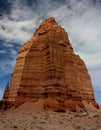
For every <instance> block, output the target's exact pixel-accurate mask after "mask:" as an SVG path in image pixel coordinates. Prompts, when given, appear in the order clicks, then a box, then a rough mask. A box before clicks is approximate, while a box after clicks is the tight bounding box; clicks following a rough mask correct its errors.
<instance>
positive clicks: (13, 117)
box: [0, 103, 101, 130]
mask: <svg viewBox="0 0 101 130" xmlns="http://www.w3.org/2000/svg"><path fill="white" fill-rule="evenodd" d="M38 106H39V105H38ZM40 106H41V103H40ZM0 130H101V111H100V110H99V111H93V112H69V111H67V112H52V111H46V112H44V111H43V110H42V109H41V108H40V107H37V105H36V108H35V107H34V106H33V105H32V104H31V103H26V104H24V105H22V106H20V107H19V108H17V109H11V110H9V111H8V112H0Z"/></svg>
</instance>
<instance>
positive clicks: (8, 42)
mask: <svg viewBox="0 0 101 130" xmlns="http://www.w3.org/2000/svg"><path fill="white" fill-rule="evenodd" d="M50 16H54V17H55V19H56V21H57V22H58V24H59V25H61V26H62V27H64V28H65V30H66V31H67V32H68V35H69V39H70V41H71V44H72V46H73V48H74V51H75V53H76V54H79V55H80V57H81V58H82V59H83V60H84V62H85V64H86V66H87V69H88V71H89V73H90V76H91V79H92V84H93V88H94V92H95V97H96V100H97V102H98V103H99V104H101V80H100V77H101V0H46V1H45V0H0V79H2V77H3V76H4V75H8V74H9V73H12V72H13V69H14V65H15V61H16V55H17V52H18V49H19V48H20V46H22V45H23V43H24V42H26V41H27V40H28V39H30V38H31V37H32V36H33V33H34V31H35V29H36V28H37V27H38V26H39V24H40V23H41V22H42V21H43V20H44V19H46V18H48V17H50ZM3 87H4V86H3V85H2V83H1V80H0V97H1V95H2V91H3Z"/></svg>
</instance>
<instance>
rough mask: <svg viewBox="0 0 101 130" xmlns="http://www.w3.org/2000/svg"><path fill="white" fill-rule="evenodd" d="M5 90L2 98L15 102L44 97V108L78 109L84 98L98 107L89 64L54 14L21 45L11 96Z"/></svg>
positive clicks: (34, 100)
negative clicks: (77, 50)
mask: <svg viewBox="0 0 101 130" xmlns="http://www.w3.org/2000/svg"><path fill="white" fill-rule="evenodd" d="M6 91H7V92H6V95H7V96H4V98H3V101H4V100H6V101H7V102H9V103H10V102H12V103H13V104H14V105H15V104H16V106H17V104H18V105H20V104H21V103H23V102H26V101H33V103H34V102H37V101H38V100H39V99H43V108H44V109H45V110H55V111H65V110H67V109H68V110H72V111H75V110H76V107H77V106H79V107H80V108H85V105H84V103H83V102H87V103H88V104H89V103H91V104H92V105H93V106H95V107H97V104H96V102H95V99H94V92H93V88H92V84H91V79H90V76H89V74H88V71H87V69H86V66H85V64H84V62H83V60H82V59H81V58H80V57H79V56H78V55H76V54H75V53H74V51H73V48H72V45H71V43H70V41H69V38H68V34H67V32H66V31H65V30H64V29H63V28H62V27H61V26H59V25H58V24H57V23H56V21H55V19H54V18H53V17H50V18H49V19H46V20H45V21H43V22H42V23H41V25H40V26H39V28H38V29H37V30H36V31H35V33H34V36H33V37H32V38H31V39H30V40H29V41H27V42H26V43H25V44H24V45H23V46H22V47H21V48H20V49H19V52H18V55H17V59H16V64H15V68H14V72H13V73H12V78H11V83H10V88H9V96H8V89H7V90H6ZM5 97H6V98H5Z"/></svg>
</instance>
